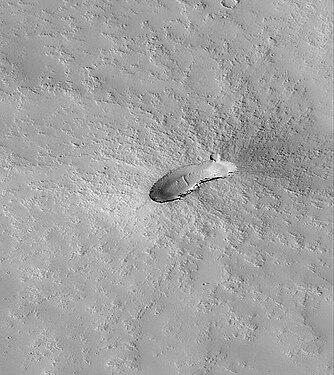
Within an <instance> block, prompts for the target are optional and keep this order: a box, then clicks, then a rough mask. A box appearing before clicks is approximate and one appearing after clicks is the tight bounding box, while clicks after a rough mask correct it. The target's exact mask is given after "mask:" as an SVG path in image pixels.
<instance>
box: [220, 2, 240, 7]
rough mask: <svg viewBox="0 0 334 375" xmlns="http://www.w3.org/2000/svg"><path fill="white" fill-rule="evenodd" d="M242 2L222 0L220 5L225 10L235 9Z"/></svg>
mask: <svg viewBox="0 0 334 375" xmlns="http://www.w3.org/2000/svg"><path fill="white" fill-rule="evenodd" d="M239 2H240V0H222V2H221V3H220V4H221V6H223V7H224V8H229V9H233V8H235V7H236V6H237V5H238V4H239Z"/></svg>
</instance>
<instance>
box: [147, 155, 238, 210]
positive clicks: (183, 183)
mask: <svg viewBox="0 0 334 375" xmlns="http://www.w3.org/2000/svg"><path fill="white" fill-rule="evenodd" d="M236 170H237V167H236V166H235V165H234V164H233V163H231V162H228V161H224V160H221V159H220V155H219V154H212V155H211V156H210V160H209V161H205V162H203V163H200V164H192V165H187V166H184V167H180V168H177V169H174V170H172V171H170V172H168V173H167V174H165V175H164V176H163V177H162V178H160V179H159V180H158V181H157V182H156V183H155V184H154V185H153V186H152V188H151V190H150V194H149V195H150V198H151V199H152V200H154V201H155V202H160V203H163V202H169V201H174V200H177V199H181V198H182V197H184V196H186V195H187V194H190V193H191V192H192V191H194V190H195V189H196V188H197V187H199V186H200V184H202V183H204V182H207V181H210V180H214V179H218V178H226V177H229V176H231V175H232V174H233V173H234V172H235V171H236Z"/></svg>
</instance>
